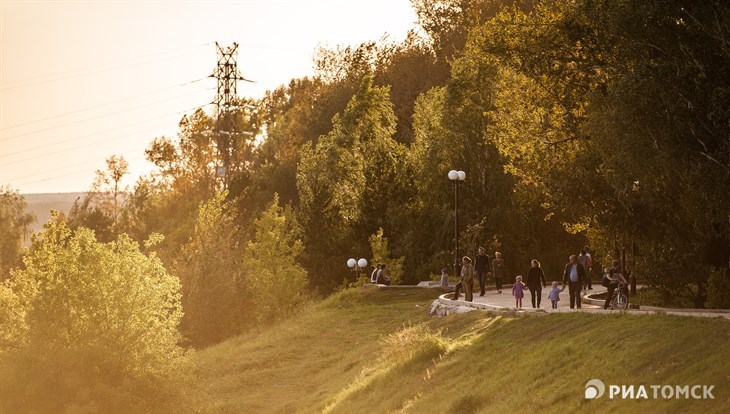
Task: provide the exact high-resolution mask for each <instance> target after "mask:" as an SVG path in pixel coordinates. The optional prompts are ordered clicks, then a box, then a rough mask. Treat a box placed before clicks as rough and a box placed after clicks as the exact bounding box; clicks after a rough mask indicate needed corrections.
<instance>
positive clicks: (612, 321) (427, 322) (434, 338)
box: [197, 287, 730, 413]
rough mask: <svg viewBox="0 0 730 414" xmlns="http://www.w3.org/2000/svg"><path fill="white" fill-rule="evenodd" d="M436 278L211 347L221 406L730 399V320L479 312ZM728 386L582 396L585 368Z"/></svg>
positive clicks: (595, 408)
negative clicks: (650, 395)
mask: <svg viewBox="0 0 730 414" xmlns="http://www.w3.org/2000/svg"><path fill="white" fill-rule="evenodd" d="M437 294H438V292H437V291H434V290H430V289H381V290H378V289H374V288H372V287H365V288H360V289H350V290H347V291H344V292H341V293H339V294H337V295H334V296H333V297H330V298H329V299H327V300H325V301H323V302H322V303H320V304H319V305H318V306H315V307H313V308H311V309H308V310H306V311H304V312H302V313H301V314H300V315H298V316H296V317H294V318H292V319H290V320H287V321H284V322H281V323H278V324H276V325H274V326H271V327H269V328H268V329H266V330H263V331H261V332H259V333H256V334H251V335H248V336H242V337H238V338H235V339H232V340H229V341H227V342H224V343H222V344H219V345H217V346H214V347H211V348H209V349H206V350H203V351H200V352H198V356H197V358H198V365H199V376H200V378H201V381H202V383H203V384H204V386H205V389H206V392H207V394H208V395H209V396H210V411H211V412H216V413H242V412H246V413H294V412H302V413H322V412H324V413H376V412H377V413H487V412H489V413H491V412H528V413H529V412H540V413H542V412H546V413H551V412H560V413H569V412H597V413H603V412H637V411H640V412H657V413H658V412H662V413H664V412H670V413H671V412H683V413H684V412H702V413H713V412H717V413H719V412H725V409H726V407H727V406H728V405H729V403H730V388H729V387H728V384H729V383H730V381H728V380H729V379H730V374H729V372H730V371H729V370H728V360H730V321H727V320H725V319H707V318H689V317H680V316H667V315H641V316H638V315H637V316H634V315H628V314H611V315H596V314H551V315H547V316H526V317H517V318H515V317H506V316H500V315H495V314H489V313H485V312H470V313H467V314H461V315H451V316H448V317H445V318H429V317H428V316H427V315H426V310H427V309H428V306H429V305H430V302H431V301H432V300H433V298H434V297H435V296H436V295H437ZM592 378H598V379H601V380H603V381H604V382H605V383H606V384H626V385H631V384H634V385H640V384H643V385H651V384H667V385H675V384H677V385H685V384H687V385H693V384H707V385H715V389H714V395H715V398H716V399H715V400H698V401H696V400H684V399H682V400H649V401H634V400H608V399H607V398H606V397H605V396H604V397H603V398H602V399H599V400H585V399H584V398H583V393H584V390H585V388H584V386H585V383H586V381H588V380H589V379H592Z"/></svg>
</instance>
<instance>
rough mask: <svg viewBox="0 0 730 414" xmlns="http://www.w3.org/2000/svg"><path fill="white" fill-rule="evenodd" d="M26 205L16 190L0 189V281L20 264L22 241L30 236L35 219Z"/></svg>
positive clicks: (4, 187) (5, 187) (6, 187)
mask: <svg viewBox="0 0 730 414" xmlns="http://www.w3.org/2000/svg"><path fill="white" fill-rule="evenodd" d="M26 208H27V204H26V203H25V199H24V198H23V196H22V195H20V194H18V191H17V190H13V189H12V188H10V187H9V186H2V187H0V234H2V237H0V280H3V279H6V278H7V277H8V276H9V274H10V273H9V272H10V269H11V268H13V267H14V266H16V265H18V264H20V253H21V251H22V248H23V241H24V240H26V238H27V237H28V236H30V225H31V224H32V223H33V222H34V221H35V217H34V216H33V215H32V214H31V213H27V212H26V211H25V210H26Z"/></svg>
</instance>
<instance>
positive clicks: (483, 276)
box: [474, 247, 489, 296]
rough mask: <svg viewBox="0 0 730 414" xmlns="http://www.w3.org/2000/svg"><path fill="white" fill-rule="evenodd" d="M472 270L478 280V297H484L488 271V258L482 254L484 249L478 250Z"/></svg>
mask: <svg viewBox="0 0 730 414" xmlns="http://www.w3.org/2000/svg"><path fill="white" fill-rule="evenodd" d="M474 268H475V270H476V271H477V278H478V279H479V292H480V293H479V296H484V290H485V289H486V287H487V272H488V271H489V256H487V255H486V254H484V247H480V248H479V254H477V257H476V260H475V262H474Z"/></svg>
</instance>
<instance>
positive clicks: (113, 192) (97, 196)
mask: <svg viewBox="0 0 730 414" xmlns="http://www.w3.org/2000/svg"><path fill="white" fill-rule="evenodd" d="M106 166H107V168H106V170H96V177H95V178H94V182H93V183H92V185H91V189H90V190H89V191H88V192H86V193H85V194H84V198H83V199H80V198H79V199H77V200H76V202H74V204H73V206H72V207H71V211H70V212H69V216H68V225H69V226H70V227H71V228H72V229H76V228H78V227H86V228H89V229H91V230H94V233H95V235H96V238H97V239H98V240H100V241H103V242H108V241H111V240H113V239H114V238H116V236H117V235H118V234H120V232H121V231H120V230H121V228H120V214H121V209H122V208H123V206H124V201H125V198H126V193H127V192H128V188H127V187H126V186H123V185H122V183H121V181H122V178H123V177H124V176H125V175H126V174H128V173H129V164H128V163H127V160H125V159H124V157H122V156H116V155H112V156H111V157H109V158H107V159H106Z"/></svg>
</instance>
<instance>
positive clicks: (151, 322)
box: [0, 221, 193, 413]
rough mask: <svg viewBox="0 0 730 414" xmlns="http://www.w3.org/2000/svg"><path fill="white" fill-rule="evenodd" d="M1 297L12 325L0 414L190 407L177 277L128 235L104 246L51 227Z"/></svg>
mask: <svg viewBox="0 0 730 414" xmlns="http://www.w3.org/2000/svg"><path fill="white" fill-rule="evenodd" d="M9 289H10V290H11V292H9ZM0 300H1V301H2V303H0V308H5V307H6V306H8V305H9V306H10V307H12V309H13V311H12V312H11V315H13V317H12V318H9V320H8V322H10V323H11V324H13V325H14V327H12V328H11V329H6V328H5V327H3V336H5V337H4V338H3V340H4V341H7V342H8V343H6V344H5V345H8V346H7V347H6V351H5V352H3V353H2V354H0V378H2V379H3V381H2V382H0V412H37V413H46V412H48V413H63V412H69V413H70V412H75V413H81V412H105V413H115V412H170V411H175V412H185V411H190V410H193V408H192V407H190V404H189V401H187V399H186V398H185V397H186V396H185V394H184V390H185V389H186V388H187V385H186V380H187V379H188V378H189V377H188V376H187V374H188V373H190V372H191V369H192V366H191V364H190V361H189V359H188V357H187V355H186V353H185V352H184V351H183V349H181V348H180V347H179V346H178V345H177V342H178V340H179V339H180V338H179V334H178V331H177V328H178V324H179V322H180V318H181V317H182V308H181V306H180V284H179V281H178V279H177V278H175V277H173V276H170V275H169V274H168V273H167V272H166V271H165V269H164V268H163V266H162V263H161V262H160V260H159V259H158V258H157V257H156V256H155V254H154V253H151V254H150V255H149V256H148V255H145V254H143V253H142V252H141V251H140V249H139V245H138V244H137V243H135V242H133V241H131V240H130V239H129V238H128V237H126V236H125V235H123V236H120V237H119V238H118V239H117V240H116V241H113V242H110V243H100V242H98V241H97V240H96V238H95V237H94V233H93V232H92V231H91V230H89V229H85V228H80V229H78V230H77V231H76V232H75V233H74V232H72V231H71V230H70V229H69V228H68V227H67V226H66V225H65V224H64V223H57V222H54V221H50V222H49V223H48V224H46V226H45V229H44V231H43V232H42V233H41V234H40V235H38V236H34V239H33V245H32V247H31V249H30V251H29V253H28V254H27V255H26V257H25V269H24V270H22V271H16V272H14V273H13V275H12V278H11V280H10V282H8V283H7V284H6V285H5V286H4V288H3V290H2V295H0ZM2 316H3V318H4V319H6V318H5V315H2ZM5 322H6V321H5V320H4V321H3V325H5ZM49 391H50V392H49Z"/></svg>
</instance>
